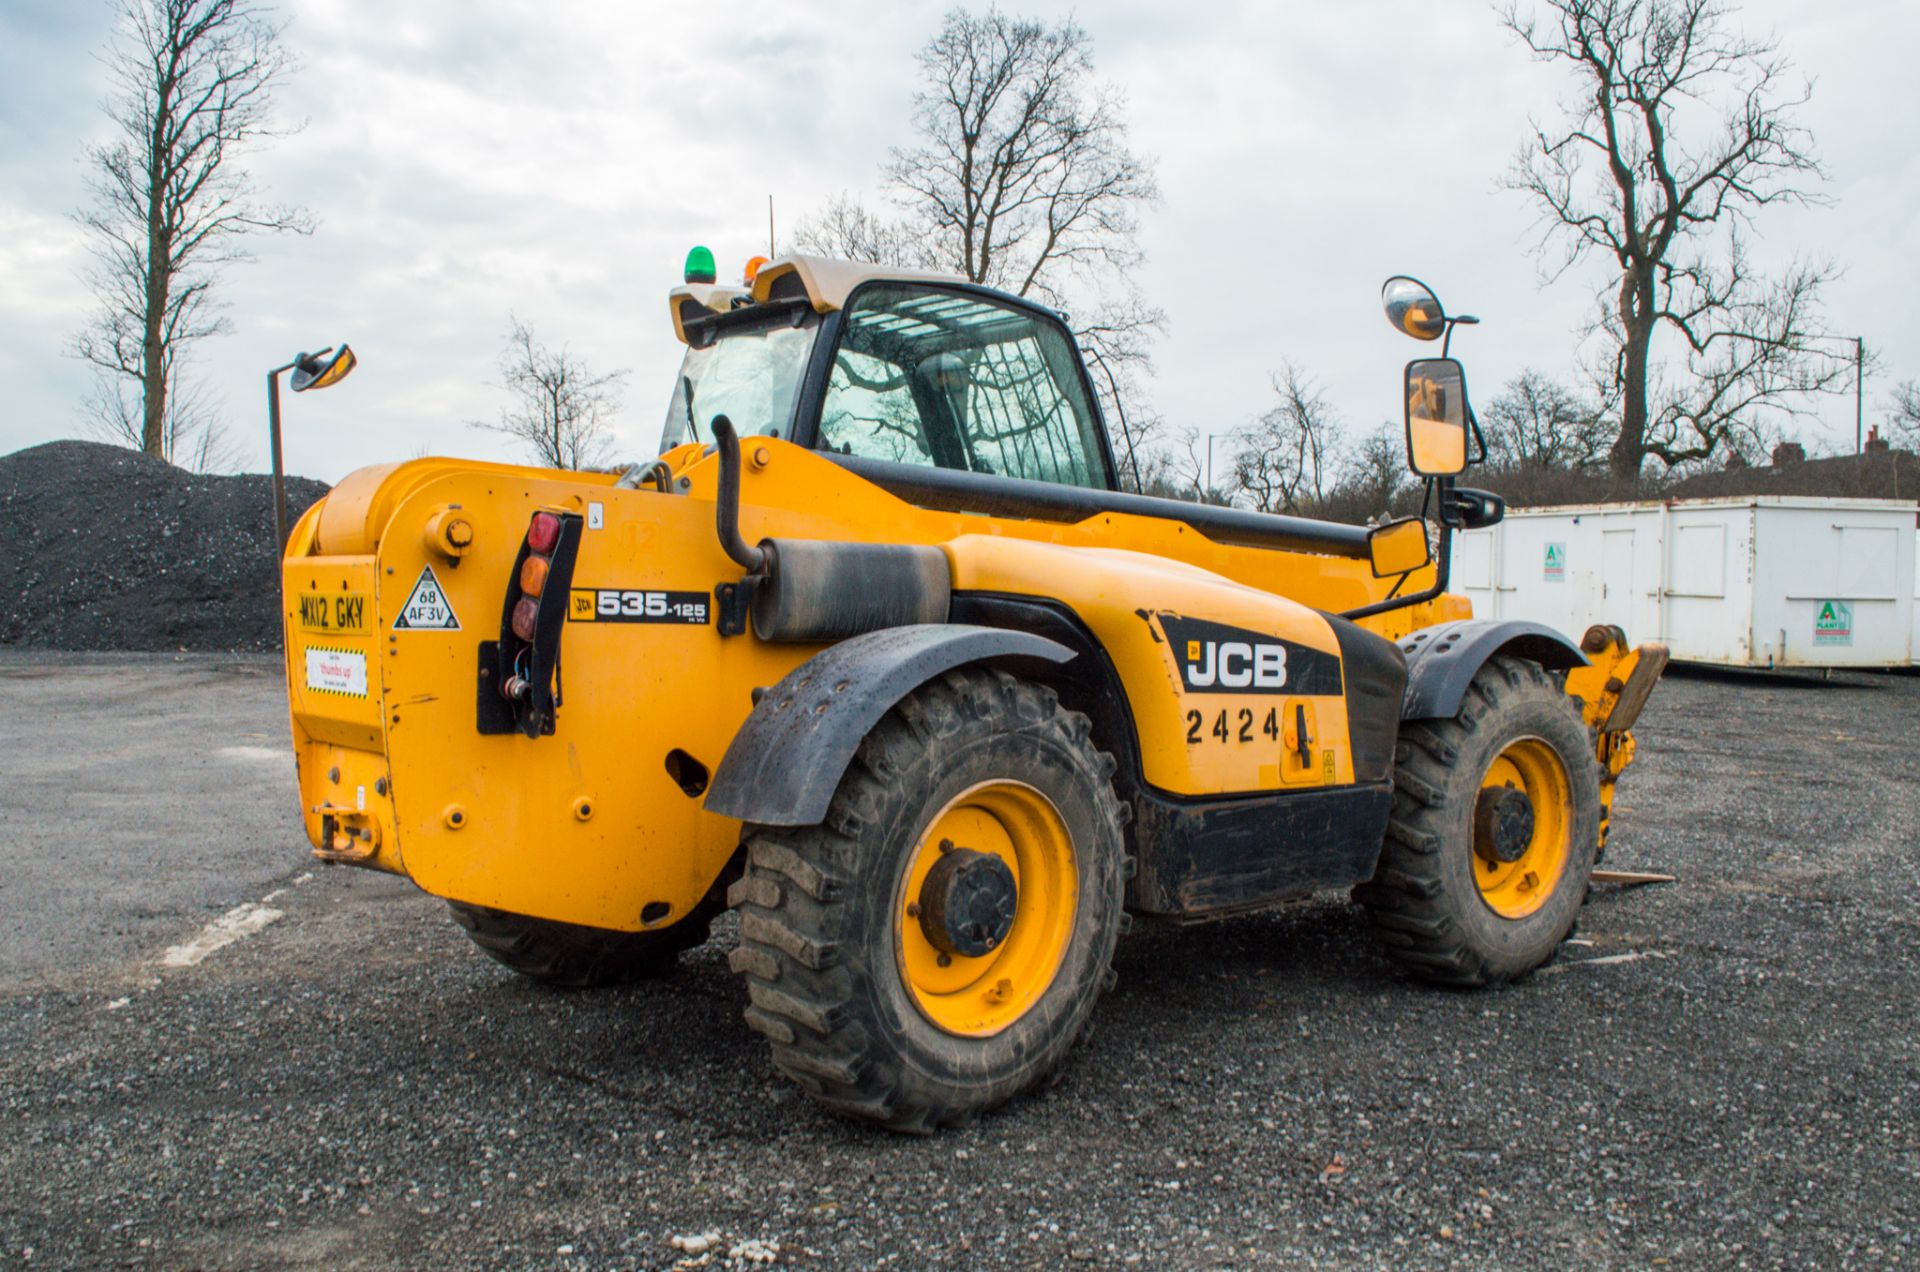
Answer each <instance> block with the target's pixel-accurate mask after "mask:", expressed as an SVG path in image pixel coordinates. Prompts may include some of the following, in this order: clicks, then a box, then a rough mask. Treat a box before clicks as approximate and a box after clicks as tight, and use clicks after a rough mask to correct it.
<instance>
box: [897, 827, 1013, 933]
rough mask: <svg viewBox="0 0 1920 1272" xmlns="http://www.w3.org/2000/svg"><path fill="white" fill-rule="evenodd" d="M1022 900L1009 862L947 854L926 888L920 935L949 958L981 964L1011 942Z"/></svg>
mask: <svg viewBox="0 0 1920 1272" xmlns="http://www.w3.org/2000/svg"><path fill="white" fill-rule="evenodd" d="M942 846H943V847H944V846H945V845H942ZM1019 899H1020V898H1019V890H1018V888H1017V887H1016V886H1015V884H1014V881H1013V871H1011V870H1009V869H1008V868H1007V863H1006V862H1004V861H1002V860H1001V859H1000V858H999V857H997V856H995V855H994V854H993V853H990V852H975V851H973V850H972V849H971V848H953V849H951V850H950V851H947V852H943V853H942V854H941V856H940V860H938V861H936V862H935V863H934V864H933V868H932V869H931V870H929V871H927V878H926V882H925V883H923V884H922V885H921V887H920V930H921V932H922V933H924V934H925V936H926V938H927V943H928V944H930V945H932V946H933V947H934V948H935V949H937V950H939V951H940V952H941V953H943V954H949V955H955V956H958V957H960V958H979V957H981V956H982V955H984V954H990V953H992V952H993V951H994V950H995V949H997V948H999V946H1000V942H1002V941H1004V940H1006V939H1007V933H1008V932H1010V931H1011V930H1012V929H1013V915H1014V911H1015V910H1016V909H1017V908H1018V906H1019Z"/></svg>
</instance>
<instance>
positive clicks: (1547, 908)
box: [1355, 658, 1600, 986]
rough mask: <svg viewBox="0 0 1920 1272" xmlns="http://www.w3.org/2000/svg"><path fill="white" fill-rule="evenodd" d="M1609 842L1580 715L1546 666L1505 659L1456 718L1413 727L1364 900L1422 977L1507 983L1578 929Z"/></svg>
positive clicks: (1390, 943)
mask: <svg viewBox="0 0 1920 1272" xmlns="http://www.w3.org/2000/svg"><path fill="white" fill-rule="evenodd" d="M1599 836H1600V779H1599V769H1598V763H1597V761H1596V760H1595V759H1594V754H1593V739H1592V735H1591V734H1590V733H1589V732H1588V730H1587V726H1586V723H1585V721H1584V720H1583V719H1582V718H1581V714H1580V706H1579V703H1577V702H1576V701H1574V700H1573V699H1572V698H1569V697H1568V696H1567V695H1566V693H1565V692H1564V691H1563V690H1562V689H1561V687H1560V686H1559V685H1558V684H1557V683H1555V682H1554V680H1553V679H1552V678H1551V677H1550V676H1548V675H1547V673H1546V672H1545V671H1543V670H1542V669H1541V668H1540V667H1539V666H1538V665H1536V664H1534V663H1530V662H1525V661H1522V660H1519V659H1513V658H1494V659H1492V660H1490V661H1489V662H1488V663H1487V665H1486V666H1485V667H1483V668H1481V670H1480V672H1479V674H1478V675H1476V676H1475V677H1474V679H1473V684H1472V685H1471V686H1470V687H1469V688H1468V690H1467V694H1466V698H1465V699H1464V700H1463V701H1462V703H1461V705H1460V710H1459V711H1458V712H1457V713H1456V714H1455V715H1454V717H1453V718H1452V719H1450V720H1421V721H1415V722H1410V723H1408V724H1407V725H1406V726H1404V727H1403V728H1402V729H1401V734H1400V743H1399V749H1398V752H1397V754H1396V756H1395V766H1394V794H1393V816H1392V820H1391V821H1390V822H1389V824H1388V828H1387V839H1386V844H1385V846H1384V849H1383V850H1382V852H1381V856H1380V866H1379V869H1378V870H1377V871H1376V872H1375V874H1374V877H1373V879H1372V881H1371V882H1369V883H1367V884H1364V885H1362V886H1361V887H1360V888H1358V889H1356V890H1355V897H1356V899H1358V900H1359V901H1360V902H1361V904H1362V905H1364V906H1366V908H1367V910H1368V911H1369V913H1370V914H1371V916H1372V919H1373V926H1374V931H1375V933H1376V935H1378V936H1379V938H1380V940H1381V942H1382V944H1383V945H1384V946H1385V947H1386V950H1387V952H1388V954H1390V955H1391V956H1392V957H1393V958H1394V959H1396V960H1397V961H1398V962H1400V963H1402V964H1403V965H1405V966H1407V967H1408V968H1410V969H1412V970H1413V971H1414V972H1416V973H1417V974H1419V975H1420V976H1423V977H1425V978H1426V979H1428V980H1432V981H1437V982H1439V983H1441V984H1446V985H1463V986H1475V985H1497V984H1501V983H1504V982H1506V981H1510V980H1513V979H1514V978H1516V977H1519V976H1524V975H1526V974H1527V973H1528V972H1530V971H1532V970H1533V969H1534V968H1536V967H1539V966H1540V965H1541V964H1543V963H1545V962H1547V961H1548V960H1549V959H1551V958H1552V957H1553V956H1554V954H1555V953H1556V952H1557V951H1558V950H1559V948H1560V944H1561V942H1562V941H1564V940H1565V939H1566V938H1567V934H1568V933H1569V932H1571V931H1572V930H1573V924H1574V920H1575V919H1576V918H1577V917H1578V916H1579V911H1580V906H1581V903H1582V902H1583V901H1584V900H1585V897H1586V891H1587V876H1588V875H1589V874H1590V873H1591V872H1592V870H1593V860H1594V853H1595V850H1596V848H1597V846H1598V842H1599Z"/></svg>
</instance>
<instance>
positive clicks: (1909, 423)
mask: <svg viewBox="0 0 1920 1272" xmlns="http://www.w3.org/2000/svg"><path fill="white" fill-rule="evenodd" d="M1890 405H1891V407H1892V409H1891V410H1890V411H1889V412H1888V414H1887V426H1888V427H1889V428H1890V429H1892V430H1893V433H1894V435H1895V436H1896V437H1898V438H1899V439H1900V440H1901V441H1903V442H1906V443H1907V444H1908V445H1909V446H1912V447H1914V448H1916V449H1920V380H1902V381H1901V382H1900V383H1898V384H1896V385H1894V386H1893V401H1892V403H1891V404H1890Z"/></svg>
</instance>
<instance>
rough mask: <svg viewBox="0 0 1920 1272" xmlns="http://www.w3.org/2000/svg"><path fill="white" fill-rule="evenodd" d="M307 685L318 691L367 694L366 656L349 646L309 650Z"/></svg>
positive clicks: (353, 694) (348, 695)
mask: <svg viewBox="0 0 1920 1272" xmlns="http://www.w3.org/2000/svg"><path fill="white" fill-rule="evenodd" d="M307 688H309V689H311V690H313V691H314V692H315V693H337V694H344V695H346V696H347V697H350V698H364V697H366V696H367V656H366V655H365V654H361V653H355V652H353V651H352V650H347V649H312V648H309V649H308V650H307Z"/></svg>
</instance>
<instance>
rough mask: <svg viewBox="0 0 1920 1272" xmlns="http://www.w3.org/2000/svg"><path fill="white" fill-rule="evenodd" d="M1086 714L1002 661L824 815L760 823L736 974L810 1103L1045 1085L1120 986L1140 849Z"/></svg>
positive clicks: (1009, 1092) (890, 721)
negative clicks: (801, 821) (1129, 881)
mask: <svg viewBox="0 0 1920 1272" xmlns="http://www.w3.org/2000/svg"><path fill="white" fill-rule="evenodd" d="M1088 733H1089V730H1088V725H1087V720H1086V717H1085V716H1082V715H1079V714H1078V713H1075V712H1070V711H1067V710H1064V709H1063V708H1061V707H1060V705H1059V703H1058V702H1057V700H1056V699H1055V698H1054V696H1053V694H1052V693H1050V692H1049V691H1047V690H1044V689H1041V688H1039V687H1037V686H1035V685H1031V684H1028V683H1025V682H1023V681H1019V680H1016V679H1014V678H1013V677H1011V676H1008V675H1006V674H1004V673H1000V672H994V671H961V672H951V673H948V674H947V675H946V676H944V677H942V678H941V679H939V680H936V681H934V682H932V683H930V684H928V685H925V686H923V687H921V688H920V689H919V690H916V691H915V692H914V693H913V694H910V695H909V696H908V697H907V698H906V699H905V700H904V701H903V702H901V703H900V705H899V706H897V707H895V708H894V709H893V710H892V711H891V712H889V713H888V714H887V715H886V716H885V717H884V718H882V720H881V721H880V723H879V724H877V725H876V726H874V729H873V731H872V732H871V733H869V734H868V735H867V736H866V738H865V739H864V740H863V741H862V742H861V744H860V748H859V751H858V753H857V754H856V756H855V758H854V761H853V763H852V764H851V765H850V766H849V767H848V770H847V773H846V775H845V776H844V777H843V778H842V779H841V781H840V786H839V789H838V790H837V791H836V792H835V794H834V798H833V803H832V806H831V807H830V809H829V811H828V814H827V817H826V820H825V822H824V823H822V824H821V825H818V826H806V827H771V826H761V827H753V828H751V833H750V835H749V838H748V840H747V870H746V875H745V877H744V878H742V879H741V881H740V882H739V883H737V884H735V885H734V888H733V891H732V893H731V900H732V902H733V905H734V908H735V909H736V910H737V911H738V912H739V914H740V947H739V949H738V950H736V951H735V953H734V955H733V967H734V970H735V971H737V972H739V973H740V974H741V975H742V976H743V977H745V979H746V983H747V991H748V995H749V997H750V999H751V1005H750V1006H749V1007H748V1008H747V1013H746V1015H747V1022H748V1024H750V1025H751V1026H752V1027H753V1028H754V1029H755V1030H757V1031H758V1032H760V1033H762V1034H764V1035H766V1037H767V1038H768V1039H769V1040H770V1041H771V1042H772V1044H773V1061H774V1064H775V1065H776V1066H777V1067H778V1068H779V1069H780V1070H781V1071H782V1072H783V1073H785V1074H786V1075H787V1076H788V1077H790V1078H792V1079H793V1080H794V1081H795V1082H797V1083H798V1084H799V1085H800V1086H801V1087H803V1088H804V1089H805V1090H806V1091H807V1092H808V1093H810V1094H811V1095H812V1096H814V1098H816V1099H818V1100H819V1101H821V1102H822V1103H823V1104H825V1105H827V1106H828V1107H830V1108H833V1109H835V1110H838V1111H840V1112H843V1113H849V1114H853V1115H856V1116H860V1117H865V1118H869V1119H871V1120H873V1121H877V1122H880V1123H882V1124H884V1125H886V1126H889V1127H892V1128H894V1129H896V1130H904V1131H915V1132H926V1131H930V1130H932V1129H933V1128H934V1127H935V1126H941V1125H955V1124H959V1123H963V1122H965V1121H968V1120H969V1119H971V1118H972V1117H973V1116H974V1115H975V1114H977V1113H979V1112H981V1111H983V1110H985V1109H988V1108H991V1107H992V1106H994V1105H996V1104H999V1103H1001V1102H1002V1101H1004V1100H1007V1099H1009V1098H1011V1097H1012V1096H1014V1095H1017V1094H1018V1093H1020V1092H1021V1091H1024V1090H1026V1089H1027V1088H1029V1087H1031V1086H1033V1085H1034V1084H1036V1083H1038V1082H1040V1081H1041V1080H1043V1079H1044V1078H1046V1077H1047V1076H1048V1075H1050V1074H1051V1073H1052V1072H1053V1071H1054V1070H1055V1069H1056V1068H1058V1066H1059V1065H1060V1064H1061V1062H1062V1061H1063V1060H1064V1059H1065V1057H1066V1055H1067V1053H1068V1051H1069V1050H1070V1049H1071V1048H1072V1046H1073V1044H1074V1042H1075V1041H1076V1040H1077V1039H1078V1038H1079V1037H1080V1035H1081V1034H1082V1033H1083V1032H1084V1031H1085V1029H1086V1027H1087V1024H1088V1021H1089V1019H1090V1017H1091V1015H1092V1012H1093V1006H1094V1002H1095V1000H1096V999H1097V998H1098V997H1099V995H1100V993H1101V991H1102V990H1103V989H1104V988H1105V987H1106V984H1107V982H1108V980H1109V978H1110V977H1111V974H1112V973H1111V971H1110V970H1109V964H1110V963H1111V961H1112V956H1113V947H1114V943H1115V940H1116V938H1117V936H1118V935H1119V931H1120V927H1121V920H1122V916H1121V908H1120V907H1121V893H1122V889H1123V887H1124V873H1125V857H1124V850H1123V847H1122V841H1121V835H1120V827H1121V821H1122V811H1121V805H1120V804H1119V802H1118V801H1117V800H1116V799H1115V798H1114V795H1113V788H1112V784H1111V781H1110V779H1111V776H1112V773H1113V767H1114V763H1113V759H1112V757H1111V756H1108V755H1106V754H1104V753H1103V752H1101V751H1099V750H1098V749H1096V748H1095V747H1094V746H1093V744H1092V742H1091V741H1090V740H1089V736H1088Z"/></svg>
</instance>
